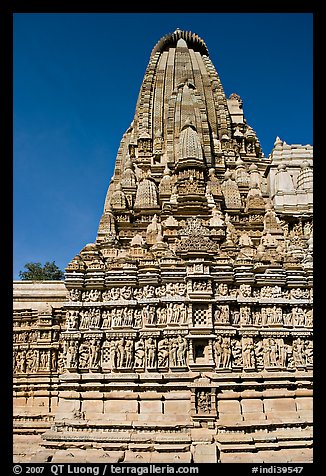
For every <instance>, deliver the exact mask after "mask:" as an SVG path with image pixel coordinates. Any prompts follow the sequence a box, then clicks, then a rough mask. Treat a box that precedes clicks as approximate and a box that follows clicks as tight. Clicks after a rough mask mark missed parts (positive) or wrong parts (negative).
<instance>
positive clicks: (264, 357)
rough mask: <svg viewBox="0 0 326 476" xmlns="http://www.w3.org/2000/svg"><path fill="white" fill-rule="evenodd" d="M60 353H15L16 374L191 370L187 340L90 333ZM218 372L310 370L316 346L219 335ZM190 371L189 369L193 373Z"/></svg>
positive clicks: (69, 339) (298, 340)
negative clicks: (79, 371) (121, 370)
mask: <svg viewBox="0 0 326 476" xmlns="http://www.w3.org/2000/svg"><path fill="white" fill-rule="evenodd" d="M65 337H66V338H65V339H64V342H63V346H61V345H60V346H59V347H57V348H21V347H17V346H16V347H15V348H14V356H13V364H14V373H15V374H26V373H31V374H35V373H39V372H40V373H42V372H44V371H47V372H49V371H52V372H57V373H62V372H63V371H64V369H66V370H69V371H77V370H81V371H100V370H103V371H119V370H120V369H140V370H153V369H169V368H170V369H174V368H178V369H182V370H188V369H189V368H190V367H191V364H190V361H189V345H188V344H189V336H188V338H186V337H185V336H184V335H181V334H179V335H176V334H171V335H157V332H155V333H154V334H153V335H148V334H146V335H143V336H137V335H135V334H134V335H132V334H130V333H129V335H128V333H127V334H126V335H124V334H121V333H118V334H113V335H107V336H106V337H105V336H104V335H103V334H102V333H97V334H96V333H92V334H90V335H85V334H83V336H81V335H80V334H76V335H69V334H68V336H65ZM209 345H212V355H213V359H214V365H215V370H216V371H221V370H229V371H230V370H233V371H241V370H251V371H261V370H273V369H278V368H279V369H287V370H296V369H299V370H300V369H308V368H311V367H312V364H313V343H312V340H311V339H309V338H308V337H307V336H305V335H298V334H297V336H294V337H291V336H290V335H288V336H285V337H280V336H278V335H275V334H272V333H270V335H266V334H265V336H258V335H252V336H251V335H250V334H248V333H247V335H243V336H242V337H240V336H236V335H233V336H232V335H231V336H230V335H227V334H221V335H217V336H216V338H215V339H212V340H211V344H209ZM189 366H190V367H189Z"/></svg>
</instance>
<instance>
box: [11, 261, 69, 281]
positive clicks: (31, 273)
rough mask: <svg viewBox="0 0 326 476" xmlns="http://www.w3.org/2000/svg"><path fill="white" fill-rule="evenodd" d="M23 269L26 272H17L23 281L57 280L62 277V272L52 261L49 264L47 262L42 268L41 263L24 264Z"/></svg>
mask: <svg viewBox="0 0 326 476" xmlns="http://www.w3.org/2000/svg"><path fill="white" fill-rule="evenodd" d="M24 268H25V269H26V270H27V271H19V276H20V278H21V279H22V280H24V281H25V280H32V281H43V280H57V279H63V277H64V273H63V271H61V269H60V268H58V266H57V265H56V264H55V262H54V261H52V262H51V263H50V261H47V262H46V263H45V264H44V266H42V264H41V263H26V264H25V266H24Z"/></svg>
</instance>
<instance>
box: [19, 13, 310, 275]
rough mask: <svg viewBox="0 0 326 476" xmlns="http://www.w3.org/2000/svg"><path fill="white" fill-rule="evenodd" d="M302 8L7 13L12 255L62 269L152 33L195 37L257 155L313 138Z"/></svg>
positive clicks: (126, 113)
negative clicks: (236, 101)
mask: <svg viewBox="0 0 326 476" xmlns="http://www.w3.org/2000/svg"><path fill="white" fill-rule="evenodd" d="M312 24H313V15H312V14H310V13H186V14H178V13H100V14H96V13H81V14H78V13H71V14H67V13H60V14H54V13H47V14H43V13H42V14H41V13H39V14H31V13H28V14H23V13H19V14H15V15H14V50H13V53H14V137H13V138H14V162H13V165H14V184H13V185H14V200H13V206H14V209H13V211H14V263H13V277H14V279H19V271H20V270H23V269H24V265H25V263H27V262H30V261H33V262H35V261H39V262H41V263H42V264H44V263H45V261H55V263H56V264H57V265H58V266H59V267H60V268H61V269H64V268H65V267H66V266H67V264H68V262H69V261H70V260H71V259H72V258H73V257H74V256H75V255H76V254H77V253H79V251H80V250H81V249H82V248H83V247H84V245H85V244H87V243H91V242H94V241H95V239H96V233H97V227H98V223H99V220H100V217H101V214H102V211H103V205H104V199H105V194H106V191H107V187H108V184H109V181H110V178H111V176H112V173H113V168H114V164H115V159H116V154H117V151H118V147H119V143H120V140H121V138H122V135H123V133H124V132H125V131H126V129H127V128H128V127H129V125H130V123H131V121H132V119H133V116H134V112H135V106H136V101H137V96H138V93H139V89H140V86H141V82H142V80H143V77H144V73H145V70H146V67H147V64H148V61H149V57H150V53H151V51H152V49H153V47H154V46H155V44H156V43H157V42H158V40H159V39H160V38H161V37H162V36H164V35H166V34H168V33H171V32H173V31H174V30H175V29H176V28H181V29H183V30H189V31H192V32H194V33H197V34H198V35H199V36H200V37H201V38H202V39H203V40H204V41H205V43H206V45H207V47H208V51H209V54H210V58H211V60H212V62H213V64H214V66H215V68H216V70H217V72H218V74H219V76H220V78H221V81H222V85H223V88H224V91H225V93H226V96H227V97H229V95H230V94H231V93H233V92H235V93H237V94H239V95H240V96H241V98H242V100H243V103H244V105H243V108H244V114H245V117H246V119H247V121H248V123H249V125H251V126H252V127H253V129H254V130H255V131H256V133H257V135H258V138H259V140H260V143H261V146H262V149H263V151H264V154H265V156H268V155H269V153H270V152H271V150H272V148H273V143H274V141H275V138H276V136H280V137H281V139H282V140H285V141H286V142H287V143H289V144H292V143H293V144H312V140H313V135H312V126H313V124H312V93H313V87H312V82H313V77H312V64H313V50H312V48H313V46H312V39H313V25H312Z"/></svg>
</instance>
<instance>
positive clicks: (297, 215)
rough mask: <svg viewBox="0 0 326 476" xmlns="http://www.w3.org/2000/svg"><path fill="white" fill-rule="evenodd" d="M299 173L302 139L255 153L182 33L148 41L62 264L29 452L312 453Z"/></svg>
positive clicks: (198, 47)
mask: <svg viewBox="0 0 326 476" xmlns="http://www.w3.org/2000/svg"><path fill="white" fill-rule="evenodd" d="M311 171H312V147H311V146H301V145H288V144H286V143H285V142H283V141H282V140H281V139H279V138H277V139H276V142H275V146H274V149H273V151H272V153H271V154H270V155H269V157H265V156H264V154H263V152H262V149H261V146H260V143H259V139H258V137H257V135H256V133H255V131H254V130H253V128H252V127H251V126H250V125H249V124H248V123H247V121H246V119H245V117H244V112H243V104H242V100H241V98H240V97H239V96H238V95H237V94H231V96H230V97H229V98H227V97H226V96H225V93H224V90H223V87H222V84H221V81H220V78H219V75H218V73H217V71H216V69H215V67H214V65H213V64H212V62H211V60H210V57H209V53H208V49H207V46H206V44H205V42H204V41H203V40H202V39H201V38H200V37H199V36H198V35H197V34H194V33H191V32H188V31H182V30H179V29H177V30H176V31H174V32H173V33H172V34H168V35H166V36H164V37H163V38H161V39H160V40H159V41H158V43H157V44H156V45H155V46H154V48H153V50H152V53H151V56H150V59H149V63H148V67H147V69H146V72H145V76H144V80H143V82H142V84H141V87H140V92H139V96H138V100H137V104H136V108H135V115H134V118H133V121H132V123H131V125H130V127H129V128H128V129H127V130H126V132H125V134H124V135H123V137H122V140H121V143H120V147H119V150H118V154H117V158H116V164H115V169H114V174H113V177H112V178H111V180H110V183H109V185H108V191H107V195H106V199H105V203H104V210H103V214H102V217H101V219H100V221H99V227H98V232H97V237H96V240H95V242H94V243H90V244H87V245H86V246H85V247H84V248H83V249H82V250H81V251H80V253H79V254H78V255H77V256H75V257H74V258H73V259H72V260H71V262H70V263H69V264H68V266H67V268H66V274H65V286H66V288H67V292H68V298H67V301H66V302H65V303H64V305H63V310H64V314H65V319H64V321H63V324H62V328H61V332H60V338H59V344H58V352H59V354H58V355H59V356H61V359H62V367H61V368H60V370H58V369H57V372H59V377H58V405H57V407H56V412H55V419H54V423H53V426H52V428H51V429H49V430H47V431H46V432H45V433H44V435H43V440H42V445H41V447H40V451H39V454H38V458H39V460H40V461H41V460H42V457H44V460H46V458H49V457H50V460H51V461H53V462H67V461H75V462H79V461H80V462H83V461H91V460H92V458H93V460H95V461H99V462H100V461H103V462H106V461H112V462H118V461H123V462H128V463H131V462H145V463H146V462H167V463H168V462H171V463H172V462H180V463H183V462H188V463H189V462H195V463H200V462H242V461H243V462H255V461H256V462H270V461H274V462H290V461H295V462H298V461H310V458H311V444H312V443H311V439H312V435H311V425H312V421H311V405H312V403H311V399H312V389H311V385H312V384H311V379H312V172H311ZM108 179H109V178H108ZM58 358H59V357H58ZM85 448H86V449H85ZM42 455H43V456H42ZM49 455H50V456H49ZM47 460H48V461H49V459H47Z"/></svg>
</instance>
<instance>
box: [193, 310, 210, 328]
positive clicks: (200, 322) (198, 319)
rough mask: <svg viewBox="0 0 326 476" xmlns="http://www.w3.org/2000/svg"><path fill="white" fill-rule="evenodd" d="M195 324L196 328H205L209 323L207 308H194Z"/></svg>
mask: <svg viewBox="0 0 326 476" xmlns="http://www.w3.org/2000/svg"><path fill="white" fill-rule="evenodd" d="M193 322H194V325H195V326H205V325H207V324H208V323H209V314H208V307H207V306H204V305H202V306H199V305H196V306H193Z"/></svg>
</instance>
